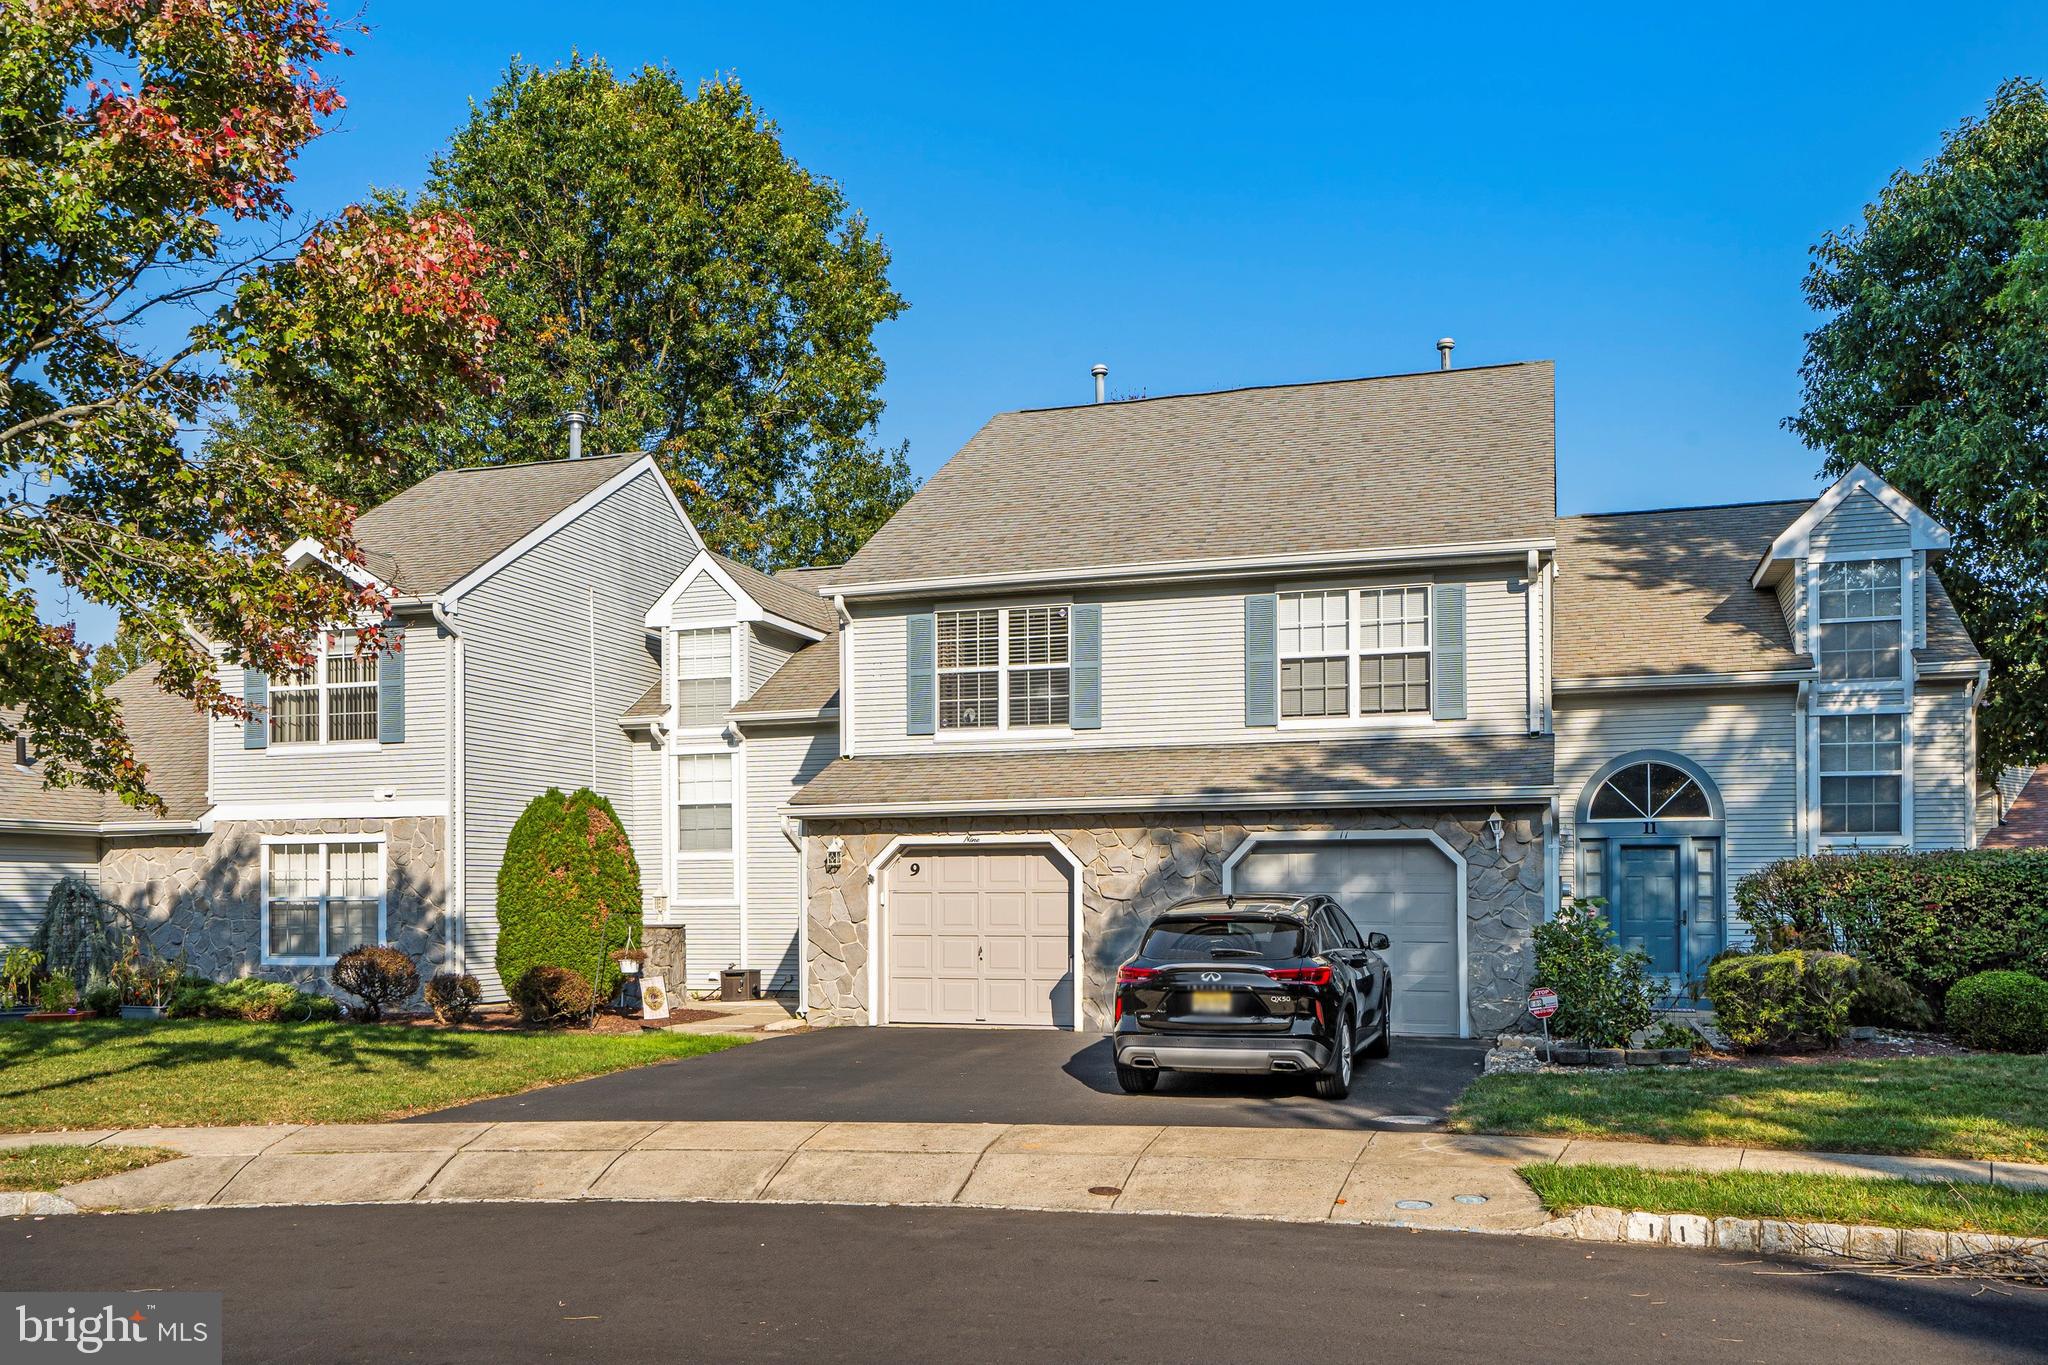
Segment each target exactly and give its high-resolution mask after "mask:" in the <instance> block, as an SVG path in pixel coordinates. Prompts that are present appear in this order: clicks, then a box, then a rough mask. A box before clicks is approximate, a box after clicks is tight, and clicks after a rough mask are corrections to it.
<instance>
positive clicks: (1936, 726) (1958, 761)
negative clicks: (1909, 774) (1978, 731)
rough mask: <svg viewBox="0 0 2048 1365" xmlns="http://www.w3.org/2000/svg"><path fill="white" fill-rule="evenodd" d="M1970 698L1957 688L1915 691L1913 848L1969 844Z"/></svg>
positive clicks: (1971, 778) (1973, 779)
mask: <svg viewBox="0 0 2048 1365" xmlns="http://www.w3.org/2000/svg"><path fill="white" fill-rule="evenodd" d="M1970 720H1971V714H1970V699H1969V696H1968V694H1967V693H1966V692H1965V691H1964V689H1962V688H1960V687H1928V686H1925V685H1922V686H1921V687H1920V688H1919V689H1918V690H1917V691H1916V692H1915V693H1914V694H1913V722H1912V723H1913V847H1915V848H1967V847H1969V845H1970V842H1971V822H1972V819H1973V818H1974V817H1973V815H1972V811H1971V804H1972V803H1971V788H1972V787H1973V786H1974V785H1975V783H1976V777H1975V775H1974V774H1973V773H1971V771H1970Z"/></svg>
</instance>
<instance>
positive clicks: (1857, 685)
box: [1800, 554, 1914, 692]
mask: <svg viewBox="0 0 2048 1365" xmlns="http://www.w3.org/2000/svg"><path fill="white" fill-rule="evenodd" d="M1888 560H1889V561H1891V562H1894V563H1896V564H1897V565H1898V566H1899V614H1898V617H1897V618H1896V619H1897V621H1898V624H1899V671H1898V673H1897V674H1896V675H1884V676H1879V677H1872V678H1829V677H1825V676H1821V675H1822V674H1824V672H1825V670H1826V668H1827V664H1826V662H1825V661H1824V660H1823V659H1822V658H1821V645H1820V640H1821V634H1822V627H1824V626H1832V625H1857V624H1868V623H1870V622H1873V621H1889V620H1892V619H1894V618H1892V617H1889V616H1844V617H1839V618H1835V617H1827V616H1823V615H1822V614H1821V606H1820V599H1821V587H1820V578H1821V570H1822V569H1823V568H1825V567H1826V566H1827V565H1829V564H1877V563H1883V562H1885V561H1888ZM1806 591H1807V596H1808V600H1807V601H1806V602H1803V603H1801V604H1800V608H1801V610H1800V615H1801V616H1802V617H1803V618H1804V619H1805V624H1806V630H1807V637H1808V638H1807V640H1806V647H1807V651H1808V652H1809V653H1811V654H1812V655H1813V666H1814V672H1815V675H1816V677H1815V681H1817V682H1818V683H1819V684H1820V687H1821V690H1822V691H1824V692H1854V691H1857V690H1859V689H1869V688H1895V687H1898V686H1901V685H1903V684H1905V683H1907V682H1908V681H1909V680H1910V679H1911V676H1912V672H1913V617H1914V611H1913V606H1914V603H1913V556H1912V555H1910V554H1906V555H1880V554H1868V555H1864V554H1844V555H1827V556H1822V555H1815V556H1814V557H1813V558H1811V559H1809V560H1808V561H1807V565H1806Z"/></svg>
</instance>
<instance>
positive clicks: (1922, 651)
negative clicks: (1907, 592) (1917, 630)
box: [1913, 573, 1984, 664]
mask: <svg viewBox="0 0 2048 1365" xmlns="http://www.w3.org/2000/svg"><path fill="white" fill-rule="evenodd" d="M1913 657H1914V658H1915V659H1918V660H1919V661H1920V662H1921V663H1923V664H1947V663H1979V662H1981V661H1982V660H1983V658H1984V656H1983V655H1981V654H1979V653H1978V652H1977V646H1976V645H1975V644H1973V643H1971V640H1970V632H1969V630H1968V629H1967V628H1966V627H1965V626H1964V625H1963V618H1962V617H1961V616H1959V615H1958V614H1957V613H1956V604H1955V603H1953V602H1951V601H1950V600H1949V597H1948V589H1947V588H1946V587H1944V586H1942V582H1941V575H1940V574H1938V573H1936V574H1929V575H1928V576H1927V643H1926V644H1924V645H1922V646H1921V647H1920V648H1918V649H1916V650H1914V651H1913Z"/></svg>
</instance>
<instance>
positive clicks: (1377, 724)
mask: <svg viewBox="0 0 2048 1365" xmlns="http://www.w3.org/2000/svg"><path fill="white" fill-rule="evenodd" d="M1413 588H1420V589H1421V590H1422V600H1423V611H1424V618H1423V619H1424V621H1425V624H1426V625H1427V627H1428V631H1427V633H1428V639H1427V640H1426V641H1425V642H1424V644H1423V647H1422V648H1421V649H1419V650H1418V649H1411V648H1406V647H1403V648H1401V649H1386V648H1379V649H1373V650H1369V651H1368V650H1365V649H1363V648H1361V647H1360V645H1359V643H1358V635H1359V631H1358V627H1359V619H1358V608H1359V598H1360V595H1361V594H1363V593H1368V592H1371V593H1387V592H1406V591H1408V590H1410V589H1413ZM1435 588H1436V584H1435V580H1434V579H1429V580H1404V581H1402V582H1399V583H1344V584H1327V585H1319V584H1312V583H1294V584H1284V585H1282V586H1281V587H1280V589H1279V591H1278V596H1280V597H1296V596H1301V595H1303V594H1306V593H1316V592H1320V593H1332V592H1338V593H1342V594H1344V611H1345V626H1344V660H1345V663H1344V669H1345V685H1344V705H1345V707H1346V708H1347V709H1346V711H1345V714H1343V715H1341V716H1288V715H1282V716H1280V717H1279V726H1278V728H1280V729H1282V730H1410V729H1413V730H1421V729H1428V728H1430V727H1433V726H1438V725H1441V724H1443V722H1442V721H1439V720H1438V719H1437V718H1436V592H1435ZM1274 633H1275V638H1276V640H1277V638H1278V626H1277V624H1276V626H1275V631H1274ZM1274 654H1275V662H1274V669H1273V677H1274V687H1275V691H1276V692H1277V691H1278V688H1279V677H1280V666H1281V665H1283V664H1285V663H1287V662H1288V661H1290V660H1294V659H1327V658H1329V657H1331V656H1330V655H1329V654H1328V653H1324V652H1320V651H1309V652H1306V653H1302V652H1294V653H1290V652H1288V651H1287V650H1284V649H1278V648H1276V649H1275V651H1274ZM1412 654H1420V655H1422V657H1423V658H1424V659H1426V660H1428V669H1429V688H1430V698H1429V700H1430V705H1429V709H1428V710H1424V711H1361V710H1359V707H1358V696H1359V689H1360V688H1361V687H1362V686H1363V683H1362V682H1361V672H1362V670H1361V669H1360V668H1359V666H1358V665H1359V661H1360V660H1361V659H1367V658H1372V659H1384V658H1389V657H1406V656H1408V655H1412ZM1468 659H1469V654H1468ZM1468 667H1469V664H1468Z"/></svg>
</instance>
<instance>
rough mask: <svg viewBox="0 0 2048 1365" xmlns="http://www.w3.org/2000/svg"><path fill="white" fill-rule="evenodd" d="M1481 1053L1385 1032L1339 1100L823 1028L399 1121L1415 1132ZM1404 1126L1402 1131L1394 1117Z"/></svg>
mask: <svg viewBox="0 0 2048 1365" xmlns="http://www.w3.org/2000/svg"><path fill="white" fill-rule="evenodd" d="M1485 1055H1486V1048H1485V1045H1484V1044H1482V1043H1477V1042H1465V1041H1461V1040H1458V1039H1445V1038H1397V1039H1395V1040H1394V1049H1393V1055H1392V1056H1391V1057H1388V1058H1384V1059H1382V1060H1379V1061H1366V1060H1363V1059H1361V1060H1360V1062H1359V1065H1358V1071H1357V1074H1356V1078H1355V1080H1354V1081H1353V1084H1352V1090H1351V1097H1350V1098H1349V1099H1347V1100H1344V1101H1341V1102H1332V1101H1329V1100H1319V1099H1317V1098H1316V1097H1315V1096H1314V1095H1313V1094H1312V1093H1310V1092H1309V1090H1308V1083H1307V1082H1306V1081H1302V1080H1296V1079H1292V1078H1283V1077H1278V1076H1273V1077H1265V1076H1258V1077H1227V1076H1193V1075H1179V1074H1174V1075H1168V1076H1165V1077H1163V1078H1162V1079H1161V1080H1160V1083H1159V1089H1158V1090H1157V1091H1156V1092H1154V1093H1153V1094H1150V1095H1126V1094H1124V1093H1123V1092H1122V1091H1121V1090H1119V1089H1117V1084H1116V1076H1115V1073H1114V1071H1113V1070H1112V1068H1111V1061H1110V1047H1109V1041H1108V1040H1107V1039H1106V1038H1104V1037H1102V1036H1101V1035H1099V1034H1092V1033H1082V1034H1076V1033H1066V1032H1053V1031H1050V1030H1024V1029H956V1028H926V1027H910V1026H902V1027H894V1028H836V1029H820V1030H818V1031H817V1032H815V1033H801V1034H794V1035H791V1036H788V1037H782V1038H770V1039H766V1040H764V1041H762V1042H758V1043H750V1044H748V1045H747V1046H745V1047H738V1048H732V1049H729V1050H727V1051H725V1052H719V1053H714V1054H712V1055H710V1056H707V1057H692V1058H687V1059H684V1060H681V1061H675V1062H664V1063H661V1064H658V1065H655V1066H649V1067H641V1068H638V1069H636V1070H633V1071H621V1072H615V1073H613V1074H612V1075H609V1076H599V1077H597V1078H595V1079H593V1080H587V1081H576V1082H573V1083H571V1084H568V1085H559V1086H555V1087H552V1088H550V1089H547V1090H535V1091H530V1092H528V1093H527V1094H524V1095H507V1096H505V1097H503V1098H500V1099H493V1100H481V1101H478V1102H477V1103H474V1104H466V1105H462V1106H459V1107H457V1108H454V1109H443V1110H440V1111H438V1112H436V1113H432V1114H425V1115H421V1116H420V1118H419V1119H416V1120H414V1121H415V1122H428V1123H431V1122H434V1121H437V1120H441V1121H456V1120H468V1121H474V1120H481V1119H489V1120H520V1119H642V1120H647V1119H652V1120H664V1121H668V1120H680V1119H706V1120H738V1119H756V1120H759V1119H798V1120H821V1121H826V1122H842V1123H1176V1124H1215V1125H1220V1126H1225V1127H1238V1128H1256V1127H1322V1128H1404V1129H1415V1128H1426V1127H1430V1126H1432V1125H1433V1124H1434V1123H1435V1122H1436V1121H1438V1120H1441V1119H1442V1117H1443V1115H1444V1112H1445V1110H1447V1109H1448V1108H1449V1107H1450V1104H1451V1101H1452V1100H1454V1099H1456V1098H1457V1097H1458V1095H1459V1094H1460V1093H1461V1092H1462V1091H1463V1090H1464V1089H1465V1087H1466V1086H1467V1085H1470V1084H1471V1083H1472V1081H1473V1080H1474V1079H1475V1078H1477V1077H1478V1075H1479V1069H1480V1064H1481V1062H1482V1060H1483V1059H1484V1057H1485ZM1403 1120H1405V1121H1403Z"/></svg>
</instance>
